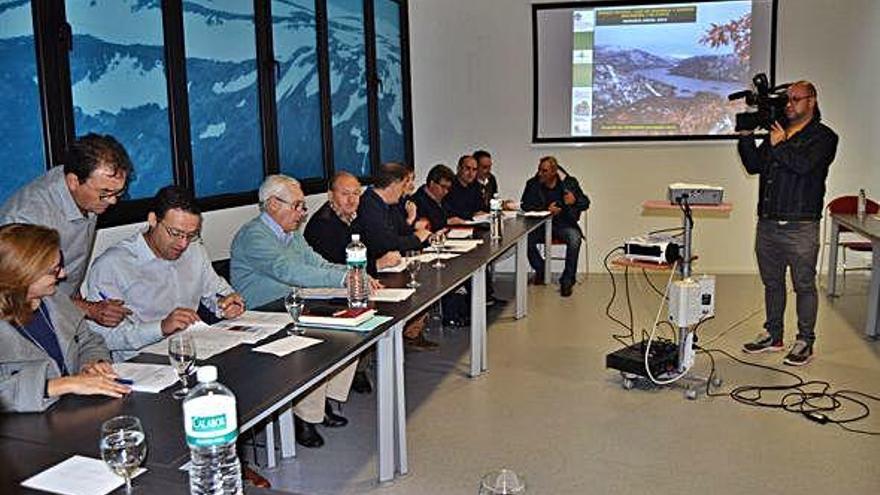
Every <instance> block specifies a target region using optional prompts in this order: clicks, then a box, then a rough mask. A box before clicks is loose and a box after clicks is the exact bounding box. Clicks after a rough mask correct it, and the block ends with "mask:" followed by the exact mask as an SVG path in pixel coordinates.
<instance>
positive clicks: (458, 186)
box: [443, 155, 488, 220]
mask: <svg viewBox="0 0 880 495" xmlns="http://www.w3.org/2000/svg"><path fill="white" fill-rule="evenodd" d="M476 179H477V161H476V160H474V157H472V156H471V155H464V156H462V157H461V158H459V159H458V174H457V175H456V177H455V180H454V181H452V188H451V189H450V190H449V194H447V195H446V198H445V199H444V200H443V201H444V202H445V203H446V209H447V210H448V211H449V214H450V215H451V216H454V217H458V218H461V219H464V220H471V219H473V218H474V215H476V214H478V213H486V212H488V210H484V209H482V199H481V198H480V188H479V185H478V184H477V182H476Z"/></svg>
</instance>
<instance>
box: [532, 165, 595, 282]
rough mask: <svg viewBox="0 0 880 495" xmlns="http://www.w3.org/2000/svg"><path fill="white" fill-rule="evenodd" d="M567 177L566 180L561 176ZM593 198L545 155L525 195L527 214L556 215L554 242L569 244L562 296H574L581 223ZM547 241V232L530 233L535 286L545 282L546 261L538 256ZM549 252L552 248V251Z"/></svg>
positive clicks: (567, 246)
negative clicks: (539, 247) (546, 213)
mask: <svg viewBox="0 0 880 495" xmlns="http://www.w3.org/2000/svg"><path fill="white" fill-rule="evenodd" d="M560 171H561V173H562V174H565V175H564V177H563V176H562V175H560ZM589 207H590V199H589V198H588V197H587V195H586V194H584V192H583V191H582V190H581V186H580V185H579V184H578V181H577V179H575V178H574V177H572V176H570V175H568V174H567V173H566V172H565V170H562V169H561V167H560V166H559V164H558V163H557V162H556V158H554V157H552V156H545V157H544V158H541V160H540V161H539V162H538V173H537V174H535V176H534V177H532V178H531V179H529V180H528V182H526V188H525V190H524V191H523V194H522V209H523V210H524V211H547V210H549V211H550V215H552V216H553V220H552V222H553V223H552V229H553V239H557V240H560V241H562V242H564V243H565V269H564V270H563V271H562V276H560V277H559V287H560V293H561V294H562V297H569V296H571V292H572V288H573V287H574V282H575V276H576V275H577V261H578V255H579V253H580V249H581V239H583V237H584V235H583V233H581V228H580V225H579V224H578V222H579V221H580V218H581V213H583V212H584V211H585V210H586V209H587V208H589ZM543 242H544V231H543V230H542V229H538V230H535V231H532V233H531V234H529V241H528V257H529V264H530V265H531V266H532V269H533V270H535V278H534V280H535V283H536V284H538V285H540V284H543V283H544V278H543V273H544V262H545V260H544V259H543V258H542V257H541V254H540V253H538V244H539V243H543ZM548 250H549V249H548Z"/></svg>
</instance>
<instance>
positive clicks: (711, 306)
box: [697, 275, 715, 318]
mask: <svg viewBox="0 0 880 495" xmlns="http://www.w3.org/2000/svg"><path fill="white" fill-rule="evenodd" d="M697 283H698V284H700V315H701V316H700V318H709V317H710V316H715V275H700V276H699V277H697Z"/></svg>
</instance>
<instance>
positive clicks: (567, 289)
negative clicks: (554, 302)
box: [559, 282, 574, 297]
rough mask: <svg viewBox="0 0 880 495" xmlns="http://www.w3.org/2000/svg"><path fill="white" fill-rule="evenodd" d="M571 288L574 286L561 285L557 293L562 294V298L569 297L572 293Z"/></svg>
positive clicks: (569, 284)
mask: <svg viewBox="0 0 880 495" xmlns="http://www.w3.org/2000/svg"><path fill="white" fill-rule="evenodd" d="M573 287H574V284H573V283H571V282H567V283H564V284H561V285H560V286H559V293H560V294H562V297H571V292H572V288H573Z"/></svg>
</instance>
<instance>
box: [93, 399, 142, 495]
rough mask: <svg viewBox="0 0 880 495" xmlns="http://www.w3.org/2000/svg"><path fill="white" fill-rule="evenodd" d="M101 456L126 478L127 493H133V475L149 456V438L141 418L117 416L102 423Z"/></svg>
mask: <svg viewBox="0 0 880 495" xmlns="http://www.w3.org/2000/svg"><path fill="white" fill-rule="evenodd" d="M100 449H101V458H102V459H104V462H105V463H107V465H108V466H110V469H112V470H113V472H114V473H116V474H117V475H119V476H122V477H123V478H125V493H127V494H131V476H132V475H133V474H134V472H135V471H137V469H138V467H139V466H140V465H141V463H142V462H144V458H145V457H146V456H147V440H146V437H145V436H144V429H143V427H142V426H141V420H139V419H138V418H136V417H134V416H116V417H115V418H111V419H108V420H107V421H105V422H104V423H103V424H102V425H101V441H100Z"/></svg>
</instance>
